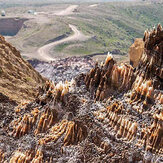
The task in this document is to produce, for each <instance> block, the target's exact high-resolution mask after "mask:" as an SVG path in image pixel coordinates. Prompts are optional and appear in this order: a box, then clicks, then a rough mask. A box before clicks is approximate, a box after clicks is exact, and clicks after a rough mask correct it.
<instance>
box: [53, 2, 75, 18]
mask: <svg viewBox="0 0 163 163" xmlns="http://www.w3.org/2000/svg"><path fill="white" fill-rule="evenodd" d="M77 7H78V5H71V6H69V7H67V8H66V9H64V10H62V11H59V12H56V13H54V15H58V16H64V15H70V14H73V12H74V10H75V9H76V8H77Z"/></svg>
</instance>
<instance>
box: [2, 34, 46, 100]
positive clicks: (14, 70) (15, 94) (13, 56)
mask: <svg viewBox="0 0 163 163" xmlns="http://www.w3.org/2000/svg"><path fill="white" fill-rule="evenodd" d="M44 82H45V79H44V78H43V77H42V76H41V75H40V74H39V73H38V72H37V71H36V70H35V69H34V68H33V67H32V66H31V65H30V64H29V63H28V62H27V61H25V60H24V59H22V57H21V55H20V52H19V51H17V50H16V48H15V47H13V46H12V45H10V44H9V43H7V42H6V41H5V39H4V37H2V36H0V92H1V93H3V94H4V95H6V96H8V97H9V98H11V99H12V100H15V101H16V102H18V103H20V102H21V101H22V100H28V101H29V100H32V99H34V96H35V92H36V88H37V87H39V86H40V85H41V84H43V83H44Z"/></svg>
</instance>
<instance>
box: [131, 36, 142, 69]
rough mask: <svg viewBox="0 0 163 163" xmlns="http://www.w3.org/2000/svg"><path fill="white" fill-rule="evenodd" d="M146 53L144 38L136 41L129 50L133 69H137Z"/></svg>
mask: <svg viewBox="0 0 163 163" xmlns="http://www.w3.org/2000/svg"><path fill="white" fill-rule="evenodd" d="M143 51H144V41H143V39H142V38H137V39H135V41H134V43H133V44H132V45H131V46H130V48H129V58H130V64H131V65H132V66H133V67H137V66H138V64H139V60H140V58H141V56H142V54H143Z"/></svg>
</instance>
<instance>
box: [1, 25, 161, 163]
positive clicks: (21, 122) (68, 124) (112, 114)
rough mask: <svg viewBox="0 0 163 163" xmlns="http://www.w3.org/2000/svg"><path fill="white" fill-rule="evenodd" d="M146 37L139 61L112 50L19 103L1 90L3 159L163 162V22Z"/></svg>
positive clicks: (12, 162) (13, 161)
mask: <svg viewBox="0 0 163 163" xmlns="http://www.w3.org/2000/svg"><path fill="white" fill-rule="evenodd" d="M143 42H144V49H143V51H144V52H143V54H142V56H141V58H140V60H139V63H138V66H137V67H136V68H135V69H134V68H133V67H132V66H131V65H128V64H125V63H123V64H120V65H119V64H117V63H116V61H115V60H114V58H113V56H112V55H111V54H108V55H107V57H106V60H105V61H104V63H102V64H101V65H98V63H96V64H95V65H94V67H93V68H91V69H90V70H89V71H88V72H86V73H81V74H78V75H77V76H76V77H75V79H74V80H71V81H69V82H68V81H65V82H64V81H60V82H58V83H54V82H50V81H47V82H46V84H45V85H43V86H41V87H40V88H39V91H38V93H37V97H36V98H35V99H34V100H33V101H31V102H29V103H21V104H20V105H18V106H16V107H14V104H12V102H10V100H9V99H8V98H7V97H6V96H4V95H1V94H0V97H1V96H2V98H3V99H4V100H1V101H2V102H1V104H2V106H1V105H0V110H1V113H2V114H1V115H3V116H1V118H0V126H1V127H0V161H1V162H10V163H19V162H22V163H24V162H31V163H36V162H41V163H42V162H49V163H52V162H57V163H63V162H68V163H77V162H87V163H92V162H93V163H101V162H109V163H131V162H132V163H141V162H144V163H156V162H157V163H161V162H162V161H163V29H162V27H161V25H158V27H157V29H154V30H152V31H150V32H148V31H147V32H145V35H144V38H143ZM37 65H38V64H36V67H37ZM59 70H60V69H59ZM72 72H74V70H73V69H72ZM4 101H6V102H4ZM3 106H5V109H3ZM13 108H14V109H13Z"/></svg>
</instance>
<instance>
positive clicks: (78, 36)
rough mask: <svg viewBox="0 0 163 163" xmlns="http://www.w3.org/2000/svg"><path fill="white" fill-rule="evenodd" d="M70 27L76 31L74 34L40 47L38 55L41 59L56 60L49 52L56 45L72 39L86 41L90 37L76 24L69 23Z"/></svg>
mask: <svg viewBox="0 0 163 163" xmlns="http://www.w3.org/2000/svg"><path fill="white" fill-rule="evenodd" d="M69 27H70V28H71V30H72V31H73V32H74V34H73V35H71V36H69V37H67V38H64V39H62V40H58V41H55V42H52V43H49V44H47V45H44V46H42V47H41V48H39V49H38V51H37V55H38V57H39V59H42V60H45V61H52V60H54V57H51V56H50V53H49V52H50V50H51V49H52V48H54V47H55V46H57V45H59V44H62V43H65V42H70V41H77V40H79V41H84V40H86V39H88V38H89V37H88V36H85V35H84V34H82V33H81V32H80V31H79V30H78V29H77V28H76V27H75V26H74V25H71V24H69Z"/></svg>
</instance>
